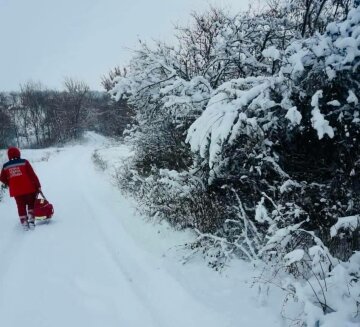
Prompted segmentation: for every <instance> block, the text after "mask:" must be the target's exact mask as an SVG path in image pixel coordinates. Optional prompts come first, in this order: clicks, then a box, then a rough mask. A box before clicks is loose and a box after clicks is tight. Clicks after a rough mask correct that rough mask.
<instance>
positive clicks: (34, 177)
mask: <svg viewBox="0 0 360 327" xmlns="http://www.w3.org/2000/svg"><path fill="white" fill-rule="evenodd" d="M26 169H27V173H28V174H29V177H30V179H31V181H32V183H33V185H34V186H35V188H36V190H37V191H41V185H40V181H39V178H38V177H37V175H36V174H35V172H34V169H33V168H32V166H31V164H30V162H29V161H27V160H26Z"/></svg>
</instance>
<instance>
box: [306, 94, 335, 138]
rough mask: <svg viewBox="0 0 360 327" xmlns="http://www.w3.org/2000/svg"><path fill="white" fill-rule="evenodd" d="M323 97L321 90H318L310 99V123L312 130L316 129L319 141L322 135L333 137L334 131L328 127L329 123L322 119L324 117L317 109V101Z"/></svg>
mask: <svg viewBox="0 0 360 327" xmlns="http://www.w3.org/2000/svg"><path fill="white" fill-rule="evenodd" d="M322 97H323V92H322V90H318V91H316V92H315V94H314V95H313V97H312V100H311V106H312V107H314V109H313V110H312V111H311V115H312V118H311V123H312V126H313V128H314V129H316V131H317V134H318V137H319V139H320V140H321V139H322V138H323V137H324V135H326V134H327V135H328V136H329V137H330V138H333V137H334V129H333V128H332V127H331V126H330V125H329V121H328V120H326V119H325V118H324V115H323V114H322V113H321V112H320V109H319V100H320V99H321V98H322Z"/></svg>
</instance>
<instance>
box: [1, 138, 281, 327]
mask: <svg viewBox="0 0 360 327" xmlns="http://www.w3.org/2000/svg"><path fill="white" fill-rule="evenodd" d="M96 146H97V144H96V142H95V141H93V142H90V143H89V144H85V145H76V146H72V147H67V148H64V149H61V151H60V152H59V153H55V154H53V155H52V156H51V157H50V159H49V161H47V162H46V161H43V162H35V163H34V167H35V170H36V171H37V173H38V175H39V176H40V179H41V181H42V184H43V189H44V191H45V192H46V194H47V195H48V197H49V198H51V200H52V201H53V202H54V205H55V209H56V216H55V219H54V220H53V221H51V223H49V224H43V225H39V226H37V228H36V230H35V231H33V232H32V231H29V232H23V231H22V230H21V229H20V228H19V226H18V224H17V221H16V211H15V204H14V201H13V200H12V199H11V200H10V199H9V198H8V196H7V195H6V196H5V201H4V202H2V203H0V218H1V223H2V228H1V230H0V326H4V327H5V326H6V327H20V326H21V327H22V326H27V327H33V326H34V327H35V326H36V327H57V326H59V327H60V326H61V327H64V326H68V327H71V326H76V327H81V326H84V327H85V326H86V327H92V326H94V327H99V326H104V327H112V326H114V327H115V326H117V327H121V326H123V327H132V326H134V327H135V326H139V327H142V326H146V327H152V326H154V327H155V326H156V327H177V326H179V327H180V326H181V327H185V326H186V327H192V326H194V327H202V326H204V327H205V326H206V327H212V326H214V327H215V326H217V327H219V326H224V327H226V326H229V327H232V326H246V327H252V326H254V327H255V326H262V325H263V324H262V323H264V322H265V321H266V326H271V327H272V326H280V322H279V321H280V320H278V316H277V314H276V313H272V312H270V309H269V308H261V307H260V308H259V307H256V306H257V305H256V301H255V300H254V299H253V298H250V297H251V296H252V295H253V293H254V292H250V293H249V294H247V293H246V296H242V295H243V294H241V293H238V292H241V290H243V289H244V287H245V286H244V285H239V284H236V281H234V280H226V279H225V278H220V277H218V275H217V274H215V273H213V272H211V271H209V270H208V269H206V268H205V267H204V268H203V270H201V273H200V272H199V271H197V270H196V269H195V267H192V266H191V265H189V266H188V267H186V266H185V267H184V266H181V265H180V264H179V265H178V266H179V269H183V271H182V272H181V271H180V272H177V271H176V269H177V268H176V265H175V266H174V265H173V264H170V263H167V261H166V260H164V258H163V257H162V256H161V255H159V256H157V255H154V253H153V252H151V251H150V250H147V249H146V243H144V242H142V241H137V239H136V237H135V236H134V235H135V234H136V228H138V226H140V225H139V224H138V223H137V224H138V225H137V226H135V227H134V226H133V227H132V228H133V229H132V231H133V232H129V229H128V228H127V227H126V226H125V225H124V223H123V222H122V217H126V218H127V224H129V221H130V223H131V219H130V220H129V217H130V218H131V217H133V215H134V213H133V209H132V208H131V206H130V204H129V203H128V201H127V200H125V199H123V198H122V197H121V196H120V194H119V193H118V192H117V191H115V189H114V188H113V186H111V184H110V183H109V181H108V180H107V179H106V178H104V174H102V173H100V172H98V171H97V170H96V169H95V168H94V166H93V164H92V162H91V155H92V153H93V151H94V149H95V147H96ZM33 152H36V151H33ZM37 153H38V152H37ZM26 154H28V155H29V157H30V160H31V154H32V151H28V152H25V155H24V157H26ZM35 161H36V160H35ZM134 221H135V219H134ZM134 224H136V223H135V222H134ZM143 224H145V223H143ZM130 230H131V229H130ZM140 233H141V232H140ZM154 237H155V236H154ZM174 267H175V268H174ZM195 284H196V285H197V287H196V288H195V289H194V287H193V285H195ZM235 284H236V285H235ZM241 287H242V288H241ZM232 292H234V294H235V292H237V298H234V294H233V293H232ZM246 292H249V291H248V290H247V291H246ZM226 301H227V302H228V303H226Z"/></svg>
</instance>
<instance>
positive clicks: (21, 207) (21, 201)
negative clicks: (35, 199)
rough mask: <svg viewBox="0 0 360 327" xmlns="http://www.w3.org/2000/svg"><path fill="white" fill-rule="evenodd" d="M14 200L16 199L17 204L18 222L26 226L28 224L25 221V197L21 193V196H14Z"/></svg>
mask: <svg viewBox="0 0 360 327" xmlns="http://www.w3.org/2000/svg"><path fill="white" fill-rule="evenodd" d="M15 201H16V205H17V209H18V214H19V219H20V223H21V224H22V225H23V226H24V227H26V226H28V222H27V220H28V219H27V213H26V199H25V197H24V196H23V195H21V196H17V197H15Z"/></svg>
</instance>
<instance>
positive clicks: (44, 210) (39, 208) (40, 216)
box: [34, 192, 54, 221]
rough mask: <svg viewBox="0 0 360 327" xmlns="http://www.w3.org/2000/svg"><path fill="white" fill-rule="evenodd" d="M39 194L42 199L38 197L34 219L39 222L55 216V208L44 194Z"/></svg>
mask: <svg viewBox="0 0 360 327" xmlns="http://www.w3.org/2000/svg"><path fill="white" fill-rule="evenodd" d="M39 194H40V195H41V196H42V198H39V197H37V198H36V200H35V204H34V218H35V220H37V221H44V220H48V219H50V218H51V217H52V216H53V215H54V206H53V205H52V204H51V203H50V202H49V201H48V200H47V199H46V197H45V196H44V194H43V193H42V192H39ZM39 194H38V195H39Z"/></svg>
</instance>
